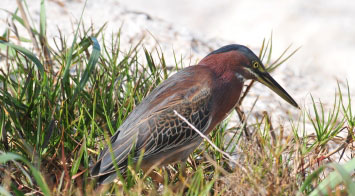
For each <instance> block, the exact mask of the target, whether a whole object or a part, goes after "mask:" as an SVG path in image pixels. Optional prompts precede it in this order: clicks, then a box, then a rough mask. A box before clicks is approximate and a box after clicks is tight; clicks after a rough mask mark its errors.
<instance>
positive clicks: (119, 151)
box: [91, 66, 213, 183]
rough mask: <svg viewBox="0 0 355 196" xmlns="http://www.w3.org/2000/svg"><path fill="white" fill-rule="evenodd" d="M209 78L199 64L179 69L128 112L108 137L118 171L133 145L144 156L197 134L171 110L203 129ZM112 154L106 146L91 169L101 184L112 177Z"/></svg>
mask: <svg viewBox="0 0 355 196" xmlns="http://www.w3.org/2000/svg"><path fill="white" fill-rule="evenodd" d="M212 78H213V74H212V72H211V71H210V70H209V69H207V68H204V67H202V66H192V67H188V68H186V69H183V70H181V71H179V72H177V73H176V74H174V75H173V76H171V77H170V78H168V79H167V80H165V81H164V82H163V83H161V84H160V85H159V86H158V87H157V88H155V89H154V90H153V91H152V92H151V93H150V94H149V95H148V96H147V97H146V98H145V99H144V100H143V101H142V102H141V103H140V104H139V105H138V106H137V107H136V108H135V109H134V110H133V111H132V112H131V114H130V115H129V116H128V118H127V119H126V120H125V121H124V123H123V124H122V125H121V126H120V128H119V129H118V131H117V132H116V133H115V135H113V136H112V138H111V144H112V155H113V157H114V158H115V161H116V163H117V165H118V166H119V167H120V168H121V170H122V171H124V169H125V166H126V164H127V157H128V154H129V153H130V152H131V150H132V148H133V146H134V145H133V144H135V154H137V156H139V152H140V150H143V149H144V150H145V153H144V156H143V159H145V158H149V157H150V156H153V155H156V154H158V153H160V152H162V151H168V150H170V149H173V148H176V147H179V146H184V145H186V144H187V143H189V142H190V141H191V140H194V139H195V138H196V137H198V135H197V133H196V132H195V131H193V130H192V129H191V128H190V127H189V126H188V125H187V124H186V123H185V122H183V121H182V120H181V119H179V118H178V117H177V116H176V115H175V114H174V110H176V111H177V112H178V113H180V114H181V115H183V116H184V117H185V118H187V119H188V120H189V121H190V122H191V123H193V124H194V125H195V126H196V128H198V129H199V130H201V131H206V130H207V128H208V126H209V122H210V120H211V119H210V116H211V115H210V106H209V103H210V97H211V89H210V87H211V84H212ZM112 155H111V153H110V151H109V150H108V149H107V147H106V148H105V149H104V150H103V151H102V153H101V155H100V158H99V160H98V162H97V163H96V164H95V165H94V167H93V169H92V171H91V173H92V175H93V176H101V177H102V179H101V180H100V179H99V181H101V182H103V183H105V182H109V181H112V180H113V179H114V177H115V173H114V172H115V170H114V166H113V163H112V159H111V156H112ZM111 173H112V174H111ZM112 176H113V177H112ZM112 178H113V179H112Z"/></svg>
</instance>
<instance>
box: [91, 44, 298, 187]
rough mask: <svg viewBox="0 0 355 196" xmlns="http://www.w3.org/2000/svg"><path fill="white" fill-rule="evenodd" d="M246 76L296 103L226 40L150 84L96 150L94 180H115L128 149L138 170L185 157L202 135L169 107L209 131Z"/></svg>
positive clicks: (250, 54) (257, 64) (229, 107)
mask: <svg viewBox="0 0 355 196" xmlns="http://www.w3.org/2000/svg"><path fill="white" fill-rule="evenodd" d="M246 80H256V81H258V82H260V83H262V84H264V85H265V86H267V87H269V88H270V89H271V90H272V91H274V92H275V93H276V94H278V95H279V96H280V97H281V98H283V99H284V100H285V101H286V102H288V103H289V104H291V105H292V106H294V107H296V108H299V106H298V104H297V103H296V101H295V100H294V99H293V98H292V97H291V96H290V95H289V94H288V93H287V92H286V91H285V90H284V89H283V88H282V87H281V86H280V85H279V84H278V83H277V82H276V81H275V80H274V79H273V78H272V77H271V75H270V74H269V73H268V72H267V70H266V68H265V66H264V65H263V63H262V62H261V60H260V59H259V58H258V57H257V56H256V55H255V54H254V53H253V52H252V50H250V49H249V48H248V47H246V46H244V45H239V44H230V45H226V46H223V47H221V48H219V49H217V50H215V51H212V52H211V53H209V54H208V55H207V56H206V57H204V58H203V59H202V60H201V61H200V62H199V63H198V64H196V65H192V66H189V67H186V68H184V69H181V70H179V71H177V72H176V73H175V74H173V75H172V76H170V77H169V78H167V79H166V80H165V81H163V82H162V83H161V84H159V85H158V86H157V87H156V88H155V89H154V90H152V91H151V92H150V93H149V94H148V95H147V96H146V97H145V98H144V99H143V100H142V101H141V103H140V104H138V105H137V106H136V107H135V108H134V109H133V110H132V112H131V113H130V114H129V115H128V117H127V119H126V120H125V121H124V122H123V123H122V124H121V126H120V127H119V128H118V129H117V131H116V132H115V133H114V134H113V135H112V137H111V139H110V142H111V148H109V147H108V145H106V147H105V148H104V149H103V150H102V151H101V153H100V155H99V158H98V160H97V162H96V163H95V164H94V165H93V167H92V168H91V176H92V177H93V178H96V179H97V183H98V184H108V183H110V182H112V181H114V180H115V179H116V178H117V172H116V169H118V170H119V171H120V173H121V174H122V173H125V172H126V170H127V165H128V156H129V155H131V158H132V160H133V162H137V161H138V160H139V159H141V165H140V166H141V168H142V169H143V171H147V170H148V169H150V168H152V167H157V166H164V165H167V164H170V163H176V162H186V160H187V158H188V156H189V155H190V154H191V153H192V152H193V151H194V150H195V149H196V148H197V147H198V146H199V144H200V143H201V142H202V141H203V138H202V137H201V136H200V135H199V134H198V133H197V132H196V131H195V130H193V129H192V127H190V126H188V124H187V123H186V122H185V121H183V120H182V119H181V118H179V117H178V116H177V115H176V113H175V112H174V111H176V112H177V113H179V114H180V115H182V116H183V117H184V118H186V119H187V120H188V121H189V123H191V124H192V125H193V126H194V127H196V128H197V129H198V130H200V131H201V132H202V133H203V134H205V135H208V134H209V133H210V132H211V131H212V130H213V129H214V128H215V127H216V126H217V125H218V124H219V123H220V122H221V121H223V120H224V119H225V118H226V117H227V115H228V114H229V113H230V112H231V111H232V110H233V108H235V106H236V105H237V103H238V100H239V98H240V96H241V92H242V89H243V86H244V82H245V81H246ZM140 157H141V158H140ZM112 158H114V161H113V159H112ZM114 162H115V163H114Z"/></svg>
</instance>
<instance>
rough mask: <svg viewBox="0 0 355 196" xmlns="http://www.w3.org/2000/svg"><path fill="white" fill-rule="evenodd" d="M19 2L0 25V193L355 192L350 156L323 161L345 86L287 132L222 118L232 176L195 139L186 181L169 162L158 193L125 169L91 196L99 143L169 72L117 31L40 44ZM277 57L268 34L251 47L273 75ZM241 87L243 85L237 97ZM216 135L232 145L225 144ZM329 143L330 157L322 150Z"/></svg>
mask: <svg viewBox="0 0 355 196" xmlns="http://www.w3.org/2000/svg"><path fill="white" fill-rule="evenodd" d="M25 2H26V1H25ZM23 5H26V4H23ZM23 5H22V4H19V9H18V10H17V11H15V12H13V13H11V14H12V16H11V20H13V22H14V24H15V25H18V26H22V27H24V28H25V29H27V32H18V33H19V34H14V33H13V31H10V29H4V33H3V34H2V37H1V39H0V55H1V57H2V60H1V62H0V63H1V67H2V68H1V69H0V131H1V143H0V151H1V152H0V164H1V165H0V183H1V185H0V194H2V195H23V194H24V193H32V194H38V195H82V194H86V195H97V194H98V193H101V194H107V195H110V194H118V195H121V194H124V195H141V194H144V195H156V194H160V195H173V194H174V195H236V194H244V195H295V194H299V195H308V194H310V195H318V194H320V193H321V194H324V195H326V194H328V195H337V194H339V193H343V194H348V195H355V192H354V188H353V187H354V169H355V163H354V158H352V160H350V159H349V158H344V157H342V155H341V160H343V162H344V161H345V163H343V162H342V163H340V164H338V163H337V162H338V160H335V161H334V162H332V163H330V164H327V162H326V160H328V159H331V158H332V157H333V156H334V153H339V154H342V153H343V152H349V151H350V152H353V151H354V127H355V116H353V112H352V110H351V109H352V107H351V96H350V90H349V85H347V86H345V87H346V89H347V92H346V93H343V92H342V89H343V87H342V86H341V85H340V84H339V88H338V89H337V93H336V94H335V96H334V99H335V101H334V104H333V107H332V108H326V107H325V106H324V105H323V104H322V103H320V102H319V103H317V102H316V101H315V100H314V99H313V97H312V101H313V105H312V107H310V108H304V109H302V112H301V115H300V117H299V118H298V119H292V122H291V124H292V127H291V128H287V129H286V128H284V127H283V125H284V124H287V123H289V122H282V123H281V124H280V125H273V124H272V123H271V120H270V119H271V116H270V113H263V114H262V115H261V116H262V118H257V119H255V120H252V119H251V118H248V117H249V114H250V113H251V112H252V111H243V110H242V109H241V107H238V108H236V111H237V114H238V115H239V117H240V124H238V125H236V126H235V127H232V128H229V129H227V126H226V125H227V123H228V120H226V121H224V122H223V123H222V124H221V125H220V126H218V127H217V128H216V130H215V131H213V132H212V133H211V135H210V138H211V140H212V142H213V143H214V144H215V145H216V146H217V147H218V148H219V149H222V150H223V151H225V152H228V153H229V154H231V155H238V158H237V159H236V160H237V162H238V164H240V166H242V167H232V164H230V163H231V161H230V160H228V158H226V157H224V156H223V154H222V153H221V152H219V151H218V150H216V149H215V148H213V147H211V145H210V144H209V143H208V142H204V143H203V144H202V145H201V146H200V147H199V148H198V149H197V150H196V151H195V152H194V153H193V154H192V155H191V156H190V159H189V160H188V166H187V168H186V173H187V177H186V178H184V177H182V176H181V175H180V172H179V170H180V165H179V164H176V165H169V166H166V167H164V168H160V169H157V170H156V172H157V173H160V174H161V175H162V176H163V177H164V178H165V183H164V185H163V187H164V188H163V189H162V190H160V189H159V187H157V185H156V183H155V182H153V181H152V179H151V178H150V177H147V176H145V174H143V173H142V172H141V171H140V170H139V168H135V167H133V166H132V165H131V166H130V169H129V172H128V174H127V177H126V178H124V179H123V178H121V181H120V183H114V184H111V185H109V186H106V187H103V188H102V189H100V190H98V189H95V187H94V181H93V180H92V179H91V178H90V175H89V166H90V165H91V163H93V161H94V160H96V158H97V156H98V154H99V152H100V150H101V149H102V148H103V147H104V145H105V144H106V143H107V141H108V140H109V136H110V135H112V134H113V133H114V132H115V131H116V130H117V128H118V127H119V126H120V125H121V124H122V122H123V121H124V120H125V118H126V117H127V115H128V114H129V113H130V112H131V111H132V109H133V108H134V107H135V106H136V105H137V104H138V103H139V102H140V101H141V100H142V99H143V98H144V97H145V96H146V95H147V94H148V93H149V92H150V91H151V90H152V89H154V87H155V86H157V85H158V84H159V83H160V82H162V81H163V80H164V79H166V78H167V77H168V76H169V75H171V74H172V73H173V72H174V71H176V70H177V69H178V68H179V67H180V64H178V63H176V66H175V67H174V68H173V69H172V70H169V69H168V68H167V65H166V63H165V60H164V55H163V53H159V52H158V56H159V58H158V59H157V58H153V57H152V53H153V52H152V51H148V50H146V49H144V47H142V45H140V44H137V45H133V46H131V47H130V50H128V51H122V48H123V47H122V46H121V42H120V32H118V33H117V34H114V35H112V36H109V37H107V36H106V34H105V33H104V29H105V28H104V26H103V27H102V28H99V29H97V30H96V29H93V28H88V29H85V28H83V27H82V26H81V25H78V26H77V29H76V30H75V36H74V40H73V42H72V43H68V40H67V38H65V36H63V35H61V32H58V34H60V35H61V36H60V37H59V38H57V39H55V44H54V46H50V45H48V38H47V36H46V26H47V24H46V9H45V3H44V1H42V3H41V12H40V24H39V30H37V29H36V27H35V26H33V25H31V24H30V23H29V21H28V20H29V19H26V18H23V17H22V16H23V15H24V13H25V12H26V9H24V8H23ZM83 10H84V9H83ZM28 32H30V33H28ZM14 43H16V44H14ZM23 45H26V46H28V45H31V46H32V47H24V46H23ZM29 48H31V49H29ZM289 49H290V48H287V49H286V50H285V52H284V53H283V54H281V55H280V57H279V58H276V60H274V61H273V59H275V58H273V57H272V37H271V38H270V39H269V40H268V41H266V40H264V41H263V43H262V46H261V51H260V55H259V56H260V58H261V59H263V62H264V63H265V65H267V66H268V70H269V71H273V70H275V69H277V67H278V66H280V65H282V64H283V63H284V62H285V61H286V60H288V59H289V58H290V57H291V56H292V55H293V54H294V53H295V52H296V51H297V50H298V49H296V50H294V51H291V52H289V51H288V50H289ZM139 52H141V53H142V54H144V55H145V59H144V61H142V60H139V58H138V53H139ZM252 86H253V82H251V83H250V84H248V86H247V87H246V88H245V90H244V94H243V97H245V96H246V95H247V94H248V92H249V89H250V88H251V87H252ZM240 104H241V105H243V99H241V101H240ZM252 110H253V109H252ZM253 112H258V111H253ZM302 114H303V115H302ZM307 123H310V124H311V125H312V126H311V128H308V127H307V128H306V124H307ZM275 127H276V128H275ZM342 132H346V133H347V137H341V133H342ZM309 133H311V134H309ZM227 134H229V135H232V136H233V137H232V138H231V140H229V141H226V139H225V138H226V137H225V136H226V135H227ZM334 143H336V148H335V150H334V148H330V145H331V144H333V145H334ZM237 147H238V148H237ZM331 149H333V150H334V151H333V152H329V150H331Z"/></svg>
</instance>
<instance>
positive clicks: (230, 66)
mask: <svg viewBox="0 0 355 196" xmlns="http://www.w3.org/2000/svg"><path fill="white" fill-rule="evenodd" d="M199 64H201V65H207V66H209V67H211V68H212V69H214V71H215V72H216V73H217V75H220V76H221V77H226V78H229V79H230V78H232V77H236V78H237V79H238V80H239V81H240V82H242V83H243V82H244V81H245V80H248V79H252V80H256V81H258V82H260V83H262V84H264V85H265V86H267V87H269V88H270V89H271V90H273V91H274V92H275V93H276V94H278V95H279V96H280V97H282V98H283V99H284V100H285V101H287V102H288V103H290V104H291V105H293V106H295V107H297V108H299V106H298V104H297V103H296V102H295V101H294V99H293V98H292V97H291V96H290V95H289V94H288V93H287V92H286V91H285V90H284V89H283V88H282V87H281V86H280V85H279V84H278V83H277V82H276V81H275V80H274V79H273V78H272V77H271V75H270V74H269V73H268V72H267V71H266V69H265V67H264V65H263V63H262V62H261V61H260V59H259V58H258V57H257V56H256V55H255V54H254V53H253V52H252V51H251V50H250V49H249V48H247V47H246V46H243V45H237V44H231V45H227V46H223V47H222V48H220V49H218V50H215V51H213V52H211V53H210V54H209V55H207V56H206V57H205V58H204V59H202V60H201V62H200V63H199Z"/></svg>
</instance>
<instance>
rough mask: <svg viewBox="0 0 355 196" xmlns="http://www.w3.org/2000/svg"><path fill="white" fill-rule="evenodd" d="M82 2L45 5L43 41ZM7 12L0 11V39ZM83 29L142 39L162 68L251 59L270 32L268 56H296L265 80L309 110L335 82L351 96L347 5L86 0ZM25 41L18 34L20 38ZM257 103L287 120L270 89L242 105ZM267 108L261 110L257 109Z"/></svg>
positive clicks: (72, 17)
mask: <svg viewBox="0 0 355 196" xmlns="http://www.w3.org/2000/svg"><path fill="white" fill-rule="evenodd" d="M39 2H40V1H39V0H28V1H27V3H28V8H29V10H30V13H31V16H32V18H33V19H34V21H33V22H34V23H35V24H38V21H39V8H40V3H39ZM84 2H85V1H83V0H49V1H47V18H48V24H47V25H48V35H49V36H50V37H54V38H55V37H57V36H58V29H60V30H61V31H62V32H63V34H64V35H67V36H70V35H72V34H73V33H72V32H73V30H72V29H73V25H74V26H75V24H76V21H77V20H78V19H79V18H80V14H81V10H82V8H83V6H84ZM16 7H17V6H16V1H15V0H1V2H0V8H2V9H5V10H8V11H11V12H13V11H14V10H15V8H16ZM7 16H8V15H7V13H6V12H4V11H0V32H1V31H2V29H4V28H5V27H6V18H7ZM83 18H84V23H85V24H86V25H87V26H88V25H90V24H94V26H96V27H100V26H101V25H103V24H104V23H105V22H107V28H106V32H109V33H111V32H117V31H118V29H119V28H120V27H122V41H123V43H127V46H128V45H129V44H134V43H137V42H138V40H140V39H141V38H142V37H145V41H144V44H145V46H147V47H148V48H154V47H157V43H159V44H160V46H161V48H162V51H164V54H165V55H166V57H167V62H168V64H170V65H173V64H174V58H173V51H175V54H177V56H178V57H180V56H181V57H182V58H183V64H184V66H188V65H189V64H193V63H194V62H197V61H198V59H201V58H202V57H203V56H205V55H206V54H207V53H208V52H209V51H210V50H212V49H217V48H218V47H220V46H222V45H225V44H229V43H239V44H244V45H247V46H249V47H250V48H252V49H253V50H254V51H255V52H258V50H259V48H260V46H261V42H262V40H263V39H264V38H268V37H269V36H270V34H271V32H273V40H274V47H273V51H274V54H275V56H274V57H276V56H277V55H278V54H281V52H282V51H283V50H284V49H285V48H286V47H287V46H288V45H290V44H293V48H294V49H295V48H297V47H301V49H300V51H299V52H297V54H296V55H295V56H294V57H292V58H291V59H290V60H289V61H287V63H285V64H284V65H283V66H282V67H281V68H280V69H278V70H277V71H276V72H275V73H273V76H274V77H275V79H276V80H277V81H279V83H280V84H281V85H282V86H284V87H285V89H287V91H288V92H289V93H290V94H291V95H292V96H293V97H294V98H295V99H296V100H297V102H298V103H299V104H300V105H301V107H306V108H309V107H310V106H311V105H310V100H311V99H310V94H312V95H313V96H314V97H315V99H316V100H318V99H321V101H322V102H324V103H326V105H328V106H331V104H332V103H333V99H334V93H335V89H336V86H337V80H339V81H340V82H341V83H344V82H345V81H346V79H347V80H348V81H349V84H350V88H351V91H352V95H353V98H354V95H355V77H354V76H353V75H354V74H355V36H354V35H355V25H354V24H355V1H349V0H338V1H332V0H328V1H325V0H312V1H309V0H287V1H284V0H269V1H263V0H254V1H249V0H196V1H191V0H169V1H161V0H150V1H146V0H126V1H114V0H95V1H94V0H88V3H87V5H86V9H85V12H84V16H83ZM21 33H22V34H23V35H26V32H21ZM257 96H260V97H259V102H258V103H257V105H256V110H257V111H263V110H265V111H271V112H272V113H273V116H274V119H276V120H277V121H278V120H279V119H280V118H288V117H289V115H291V116H293V117H295V116H297V115H298V114H299V112H298V110H296V109H293V108H291V107H290V106H289V105H287V103H285V102H284V101H283V100H281V99H280V98H278V97H277V96H276V95H275V94H274V93H272V92H271V91H270V90H268V89H266V88H264V87H262V86H261V85H256V88H253V90H252V92H251V95H250V96H249V98H248V99H247V100H246V103H245V107H246V108H248V107H250V106H251V104H252V103H253V101H254V100H255V98H256V97H257ZM265 103H267V104H265Z"/></svg>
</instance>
